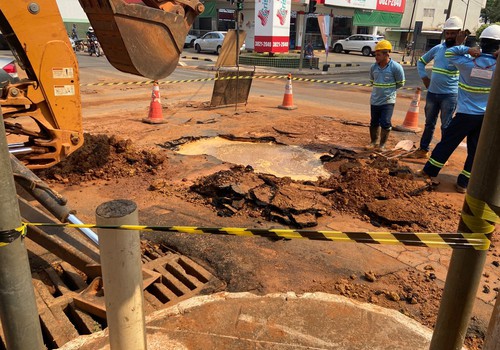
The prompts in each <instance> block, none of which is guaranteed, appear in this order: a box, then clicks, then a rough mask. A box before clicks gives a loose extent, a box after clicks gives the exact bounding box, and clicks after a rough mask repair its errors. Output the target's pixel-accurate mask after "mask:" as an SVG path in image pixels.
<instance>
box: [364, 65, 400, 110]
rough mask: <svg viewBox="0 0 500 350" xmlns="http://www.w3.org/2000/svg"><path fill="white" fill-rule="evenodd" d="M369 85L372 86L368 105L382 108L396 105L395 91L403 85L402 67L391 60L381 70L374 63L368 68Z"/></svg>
mask: <svg viewBox="0 0 500 350" xmlns="http://www.w3.org/2000/svg"><path fill="white" fill-rule="evenodd" d="M370 83H371V84H372V86H373V89H372V95H371V97H370V104H372V105H374V106H382V105H387V104H394V103H396V90H397V89H399V88H400V87H402V86H404V84H405V72H404V71H403V67H402V66H401V65H400V64H399V63H397V62H394V61H393V60H392V59H390V60H389V63H388V64H387V65H386V66H385V67H384V68H381V67H380V66H379V65H378V64H377V63H374V64H373V65H372V66H371V68H370Z"/></svg>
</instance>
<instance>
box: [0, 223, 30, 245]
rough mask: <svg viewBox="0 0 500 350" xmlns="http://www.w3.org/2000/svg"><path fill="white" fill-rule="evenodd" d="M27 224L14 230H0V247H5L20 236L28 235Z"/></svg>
mask: <svg viewBox="0 0 500 350" xmlns="http://www.w3.org/2000/svg"><path fill="white" fill-rule="evenodd" d="M26 229H27V226H26V224H25V223H23V224H22V226H20V227H18V228H15V229H13V230H8V231H1V232H0V247H4V246H6V245H9V244H10V243H12V242H14V241H15V240H16V239H17V238H19V236H22V237H24V236H25V235H26Z"/></svg>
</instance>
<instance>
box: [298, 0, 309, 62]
mask: <svg viewBox="0 0 500 350" xmlns="http://www.w3.org/2000/svg"><path fill="white" fill-rule="evenodd" d="M309 1H311V0H309ZM308 5H309V4H304V22H303V24H302V38H301V39H302V40H301V41H302V42H301V44H300V59H299V71H301V70H302V65H303V64H304V47H305V45H306V26H307V16H308V15H309V14H308V13H307V11H306V9H307V6H308Z"/></svg>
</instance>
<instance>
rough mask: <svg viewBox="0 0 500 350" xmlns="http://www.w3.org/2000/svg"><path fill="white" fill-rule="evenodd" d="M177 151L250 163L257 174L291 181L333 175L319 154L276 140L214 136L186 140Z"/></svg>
mask: <svg viewBox="0 0 500 350" xmlns="http://www.w3.org/2000/svg"><path fill="white" fill-rule="evenodd" d="M177 152H178V153H180V154H183V155H200V154H206V155H210V156H213V157H215V158H217V159H220V160H222V161H224V162H228V163H233V164H239V165H243V166H251V167H252V168H253V169H254V171H255V172H256V173H263V174H272V175H275V176H277V177H290V178H291V179H292V180H302V181H316V180H318V178H320V177H323V178H328V177H329V176H330V173H329V172H328V171H326V170H325V169H324V168H323V164H322V162H321V161H320V156H321V155H320V154H318V153H315V152H311V151H309V150H306V149H304V148H301V147H298V146H287V145H278V144H275V143H273V142H267V143H262V142H257V143H256V142H244V141H238V140H228V139H226V138H222V137H215V138H210V139H201V140H197V141H194V142H190V143H186V144H184V145H182V146H180V147H179V150H178V151H177Z"/></svg>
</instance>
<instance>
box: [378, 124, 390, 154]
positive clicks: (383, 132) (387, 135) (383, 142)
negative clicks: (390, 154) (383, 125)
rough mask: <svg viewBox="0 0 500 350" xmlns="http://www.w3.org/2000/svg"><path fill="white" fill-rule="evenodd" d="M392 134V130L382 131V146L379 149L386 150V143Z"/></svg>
mask: <svg viewBox="0 0 500 350" xmlns="http://www.w3.org/2000/svg"><path fill="white" fill-rule="evenodd" d="M390 133H391V129H388V130H387V129H382V132H381V134H380V146H379V148H380V149H381V150H384V149H385V143H386V142H387V139H388V138H389V134H390Z"/></svg>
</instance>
